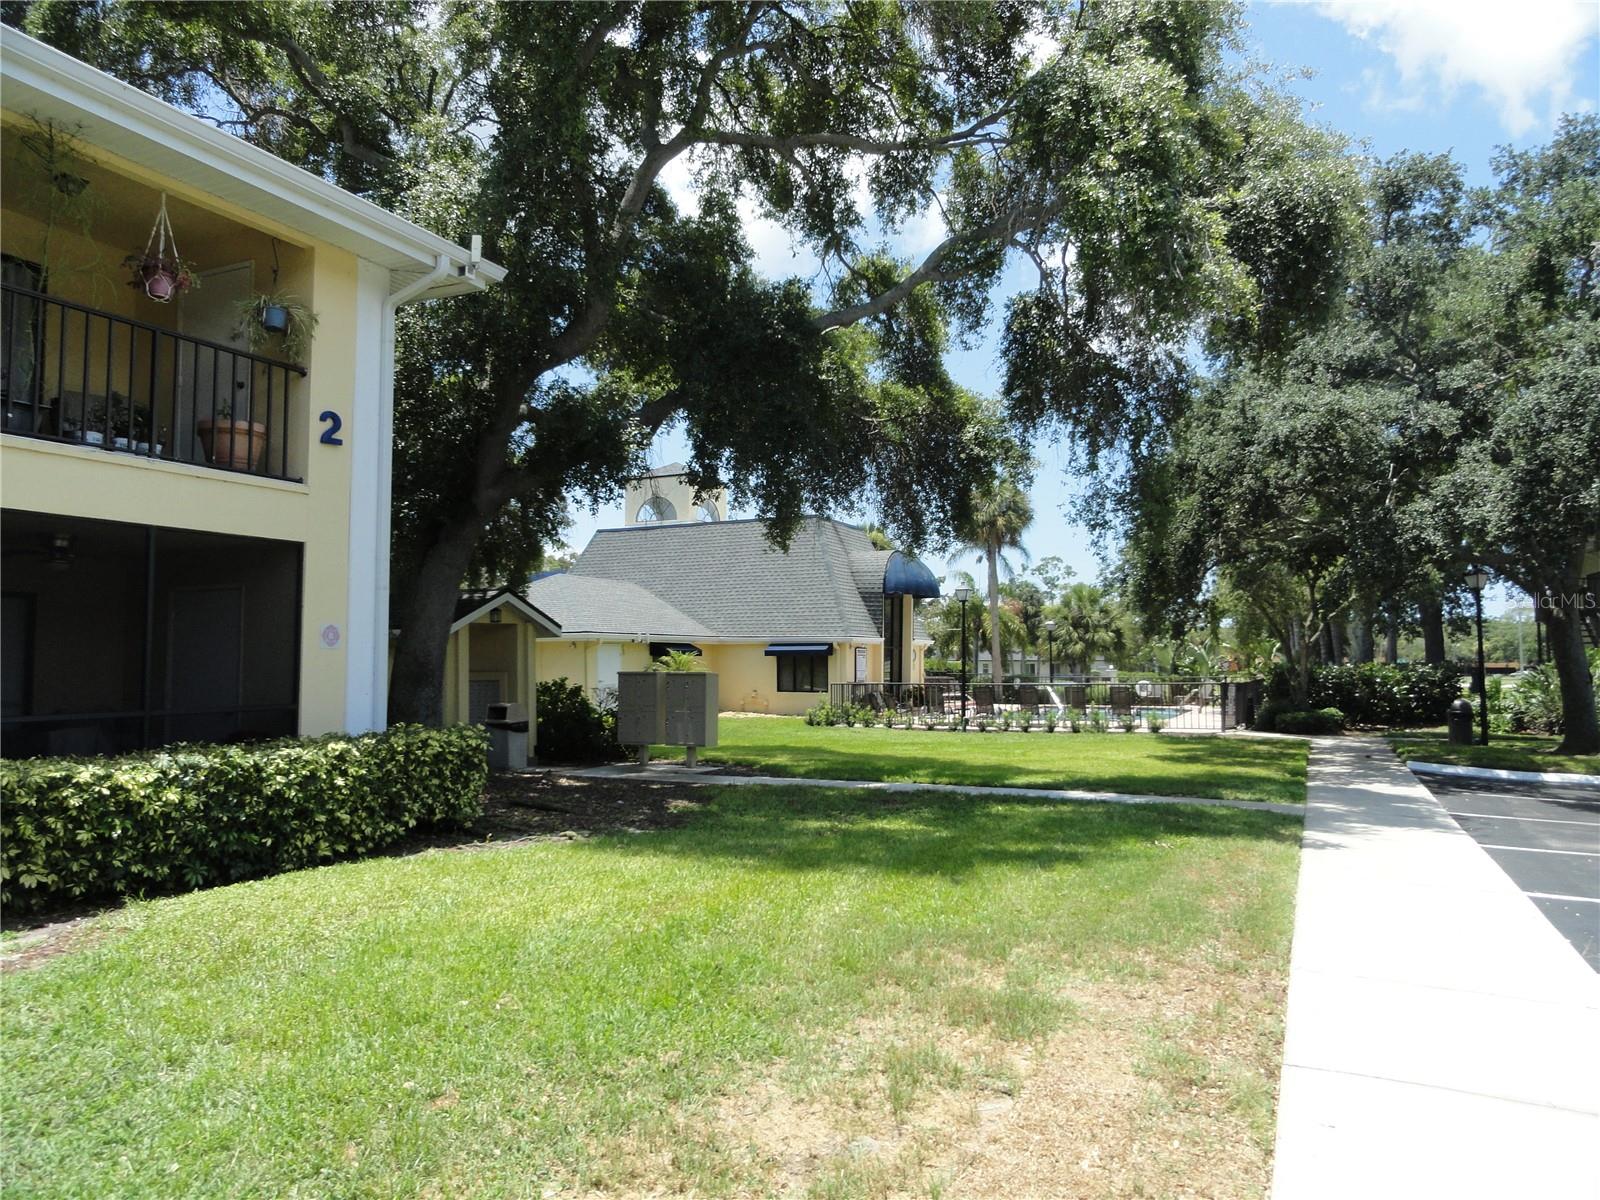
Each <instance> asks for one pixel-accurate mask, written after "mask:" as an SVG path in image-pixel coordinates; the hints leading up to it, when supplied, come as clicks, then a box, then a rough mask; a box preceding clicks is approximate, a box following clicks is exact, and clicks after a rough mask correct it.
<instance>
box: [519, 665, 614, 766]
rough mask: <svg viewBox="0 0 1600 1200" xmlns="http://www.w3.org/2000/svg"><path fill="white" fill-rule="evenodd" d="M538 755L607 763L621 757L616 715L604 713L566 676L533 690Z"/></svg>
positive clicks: (544, 757) (559, 759) (549, 759)
mask: <svg viewBox="0 0 1600 1200" xmlns="http://www.w3.org/2000/svg"><path fill="white" fill-rule="evenodd" d="M535 695H536V697H537V704H538V708H537V712H536V714H535V716H536V721H537V726H536V728H537V739H538V743H537V744H538V749H539V757H540V758H541V759H543V760H546V761H549V762H610V761H613V760H615V759H618V758H621V757H622V756H623V750H622V746H621V744H620V743H619V742H618V741H617V715H616V713H611V712H604V711H602V710H601V709H600V708H598V707H597V706H596V705H595V703H594V701H593V700H591V699H589V693H588V692H586V691H584V690H583V688H582V687H580V686H579V685H578V684H575V683H569V682H567V680H566V678H565V677H563V678H561V679H547V680H545V681H544V682H543V683H541V684H540V685H539V686H538V688H537V689H535Z"/></svg>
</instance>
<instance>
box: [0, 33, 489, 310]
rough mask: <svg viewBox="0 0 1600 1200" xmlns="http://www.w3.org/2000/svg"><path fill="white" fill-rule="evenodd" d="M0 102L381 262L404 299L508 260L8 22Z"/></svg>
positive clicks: (474, 284)
mask: <svg viewBox="0 0 1600 1200" xmlns="http://www.w3.org/2000/svg"><path fill="white" fill-rule="evenodd" d="M0 104H3V105H4V107H5V108H6V109H8V110H10V111H12V112H17V113H27V114H30V115H32V116H35V117H37V118H38V119H40V120H55V121H59V122H61V123H63V124H66V125H70V126H72V127H74V129H75V130H76V132H77V135H78V136H79V137H80V138H82V139H83V141H84V142H85V143H87V144H88V145H91V146H97V147H100V148H102V149H104V150H106V151H107V152H109V153H111V154H115V155H118V156H120V157H122V158H125V159H128V160H129V161H131V162H134V163H138V164H140V165H141V166H144V167H146V168H148V169H149V170H150V171H152V172H155V173H156V174H158V175H161V176H165V177H166V178H169V179H172V180H175V181H177V182H180V183H183V184H187V185H189V186H190V187H192V188H193V189H195V190H196V191H197V192H199V193H202V194H206V195H210V196H215V197H217V198H218V199H219V200H222V201H224V202H226V203H228V204H231V205H236V206H237V207H239V208H241V209H244V210H246V211H248V212H252V213H256V214H258V215H260V216H262V217H265V218H267V219H270V220H272V221H275V222H277V223H279V224H281V225H284V226H286V227H288V228H291V229H296V230H300V231H302V232H304V233H305V234H306V235H307V236H308V237H311V238H314V239H316V240H317V241H321V242H324V243H327V244H329V245H332V246H337V247H339V248H340V249H344V250H348V251H350V252H351V253H353V254H355V255H357V256H358V257H360V258H364V259H367V260H368V261H370V262H374V263H377V264H379V265H380V266H384V267H387V268H388V269H389V270H390V272H391V273H392V275H393V283H394V289H393V290H395V291H397V292H398V291H400V290H402V289H403V288H405V287H406V286H407V285H408V284H411V283H413V282H415V281H417V280H421V279H424V278H427V277H429V276H430V275H432V274H435V273H437V276H438V277H437V278H436V279H432V280H430V281H429V282H428V284H427V285H426V286H424V287H422V288H421V289H420V290H418V291H416V294H414V295H410V296H408V297H407V298H408V299H423V298H429V297H435V296H449V295H457V294H460V293H463V292H470V291H477V290H480V289H481V288H483V287H484V286H486V285H487V284H490V283H498V282H499V281H500V280H502V279H504V278H505V268H504V267H501V266H498V265H497V264H495V263H492V262H488V261H486V260H483V259H474V258H473V257H472V254H471V252H470V251H468V250H465V249H463V248H462V247H460V246H458V245H456V244H455V243H454V242H452V241H450V240H449V239H448V238H443V237H440V236H439V235H438V234H435V233H432V232H430V231H429V230H426V229H424V228H422V226H420V225H417V224H415V223H413V222H411V221H408V220H406V219H405V218H404V217H401V216H397V215H396V214H394V213H392V212H390V211H388V210H387V209H385V208H381V207H379V206H378V205H376V204H373V203H372V202H371V201H369V200H363V199H362V198H361V197H360V196H356V195H354V194H352V193H350V192H347V191H345V190H344V189H343V188H341V187H338V186H337V185H335V184H332V183H329V182H328V181H327V180H325V179H322V178H319V177H318V176H316V175H313V174H311V173H310V172H309V171H305V170H302V169H301V168H299V167H296V166H294V165H292V164H290V163H288V162H285V161H284V160H283V159H281V158H279V157H278V156H277V155H275V154H271V153H269V152H267V151H265V150H262V149H261V148H260V147H258V146H252V145H251V144H250V143H248V142H245V141H243V140H241V139H239V138H236V137H234V136H233V135H232V134H228V133H224V132H223V131H222V130H220V129H216V128H214V127H213V126H211V125H208V124H207V123H206V122H204V121H202V120H200V119H199V118H197V117H193V116H190V115H189V114H188V113H186V112H183V111H182V110H181V109H178V108H175V107H173V106H172V105H170V104H168V103H166V102H165V101H162V100H158V99H156V98H155V97H154V96H150V95H147V94H146V93H144V92H141V91H140V90H139V89H138V88H135V87H132V86H130V85H128V84H126V83H123V82H122V81H121V80H119V79H115V78H113V77H112V76H110V75H107V74H106V73H105V72H103V71H98V70H96V69H95V68H93V67H91V66H89V65H88V64H86V63H83V62H80V61H79V60H77V59H75V58H73V57H72V56H71V55H69V54H64V53H62V52H61V51H60V50H57V49H55V48H54V47H51V46H47V45H45V44H44V43H43V42H40V41H37V40H35V39H34V38H31V37H28V36H27V35H26V34H23V33H20V32H18V31H17V30H14V29H9V28H8V29H7V30H6V31H5V40H4V42H3V44H0Z"/></svg>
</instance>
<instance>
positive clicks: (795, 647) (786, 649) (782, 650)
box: [767, 642, 833, 654]
mask: <svg viewBox="0 0 1600 1200" xmlns="http://www.w3.org/2000/svg"><path fill="white" fill-rule="evenodd" d="M767 653H768V654H832V653H833V643H832V642H773V643H772V645H770V646H768V647H767Z"/></svg>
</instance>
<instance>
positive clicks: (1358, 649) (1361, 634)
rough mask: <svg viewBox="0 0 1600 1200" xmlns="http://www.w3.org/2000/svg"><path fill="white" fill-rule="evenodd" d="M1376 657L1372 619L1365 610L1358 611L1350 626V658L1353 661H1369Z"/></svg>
mask: <svg viewBox="0 0 1600 1200" xmlns="http://www.w3.org/2000/svg"><path fill="white" fill-rule="evenodd" d="M1374 657H1375V654H1374V650H1373V645H1372V619H1371V618H1370V617H1369V616H1367V614H1366V613H1364V612H1363V613H1358V614H1357V615H1356V619H1355V621H1354V623H1353V624H1352V625H1351V626H1350V659H1351V661H1352V662H1358V663H1369V662H1371V661H1372V660H1373V658H1374Z"/></svg>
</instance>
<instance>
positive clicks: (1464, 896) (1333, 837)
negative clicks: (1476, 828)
mask: <svg viewBox="0 0 1600 1200" xmlns="http://www.w3.org/2000/svg"><path fill="white" fill-rule="evenodd" d="M1597 981H1600V977H1597V976H1596V975H1595V973H1594V972H1593V971H1591V970H1590V969H1589V967H1588V965H1587V964H1586V963H1585V962H1584V960H1583V959H1582V957H1581V956H1580V955H1579V954H1578V953H1577V952H1576V951H1575V950H1574V949H1573V948H1572V947H1571V945H1569V944H1568V943H1567V941H1566V940H1565V939H1563V938H1562V936H1561V935H1560V934H1559V933H1558V932H1557V931H1556V930H1555V929H1554V928H1553V927H1552V926H1551V925H1550V923H1549V922H1548V921H1546V920H1545V918H1544V916H1543V915H1542V914H1541V913H1540V912H1539V910H1538V909H1537V908H1536V907H1535V906H1534V905H1533V903H1532V902H1531V901H1530V900H1529V899H1528V898H1527V897H1526V896H1524V895H1522V894H1521V892H1520V891H1519V890H1518V889H1517V887H1516V885H1515V884H1514V883H1512V881H1511V880H1510V879H1509V878H1507V876H1506V875H1505V873H1504V872H1503V871H1502V870H1501V869H1500V868H1499V867H1498V866H1496V865H1495V863H1494V862H1493V861H1492V860H1491V859H1490V858H1489V856H1488V855H1487V854H1486V853H1485V852H1484V851H1483V849H1482V848H1481V847H1479V846H1478V845H1477V844H1476V843H1475V842H1474V841H1473V840H1472V839H1471V838H1470V837H1469V836H1468V835H1467V834H1466V833H1464V832H1463V831H1462V830H1461V828H1460V827H1459V826H1458V825H1457V824H1456V823H1455V822H1454V821H1453V820H1451V818H1450V817H1449V815H1448V814H1447V813H1446V812H1445V811H1444V809H1443V807H1442V806H1441V805H1440V804H1439V803H1438V802H1437V801H1436V800H1434V798H1433V797H1432V796H1431V795H1430V794H1429V793H1428V791H1427V790H1426V789H1425V788H1423V787H1421V786H1420V785H1419V784H1418V783H1417V782H1416V781H1415V779H1414V778H1413V777H1412V776H1411V775H1410V773H1409V772H1407V771H1406V770H1405V768H1404V767H1403V766H1402V765H1401V763H1400V761H1399V760H1398V759H1397V758H1395V757H1394V755H1393V754H1392V752H1390V751H1389V750H1388V747H1387V746H1386V745H1384V744H1383V743H1381V742H1377V741H1370V740H1366V739H1354V738H1350V739H1318V740H1317V741H1316V742H1315V743H1314V747H1313V751H1312V758H1311V771H1310V777H1309V788H1308V794H1307V806H1306V828H1305V835H1304V839H1303V842H1302V854H1301V871H1300V882H1299V889H1298V900H1297V909H1296V913H1295V934H1294V949H1293V953H1292V956H1291V962H1290V975H1289V1008H1288V1016H1287V1029H1286V1036H1285V1045H1284V1067H1283V1077H1282V1083H1281V1087H1280V1094H1279V1105H1278V1142H1277V1157H1276V1161H1275V1167H1274V1180H1273V1196H1274V1197H1275V1198H1276V1200H1302V1198H1305V1197H1323V1196H1328V1197H1332V1196H1338V1197H1350V1196H1358V1195H1365V1196H1368V1197H1387V1196H1406V1197H1410V1196H1449V1197H1452V1198H1453V1200H1454V1198H1457V1197H1463V1196H1470V1197H1477V1196H1485V1197H1488V1196H1495V1197H1503V1196H1530V1197H1531V1196H1540V1197H1544V1196H1550V1197H1558V1196H1559V1197H1566V1196H1572V1197H1593V1196H1596V1195H1600V1159H1597V1156H1596V1154H1595V1151H1594V1146H1595V1144H1596V1139H1597V1137H1600V982H1597Z"/></svg>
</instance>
